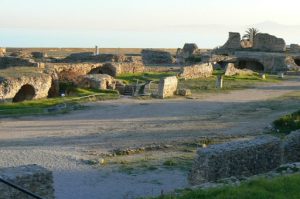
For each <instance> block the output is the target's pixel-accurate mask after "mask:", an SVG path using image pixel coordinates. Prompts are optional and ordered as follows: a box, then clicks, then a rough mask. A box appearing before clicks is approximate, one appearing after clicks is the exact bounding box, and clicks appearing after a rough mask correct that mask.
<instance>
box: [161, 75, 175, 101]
mask: <svg viewBox="0 0 300 199" xmlns="http://www.w3.org/2000/svg"><path fill="white" fill-rule="evenodd" d="M177 86H178V79H177V77H176V76H173V77H165V78H162V79H160V82H159V85H158V97H159V98H162V99H164V98H167V97H172V96H174V94H175V93H176V91H177Z"/></svg>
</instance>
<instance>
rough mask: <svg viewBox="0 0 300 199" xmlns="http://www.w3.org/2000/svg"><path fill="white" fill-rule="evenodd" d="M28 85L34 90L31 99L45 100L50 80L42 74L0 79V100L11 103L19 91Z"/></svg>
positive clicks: (50, 83) (50, 84)
mask: <svg viewBox="0 0 300 199" xmlns="http://www.w3.org/2000/svg"><path fill="white" fill-rule="evenodd" d="M25 85H30V86H32V87H33V88H34V96H33V98H32V99H40V98H46V97H47V96H48V92H49V90H50V88H51V86H52V78H51V76H50V75H48V74H44V73H33V72H32V73H30V74H26V75H22V74H19V75H17V74H16V76H15V77H11V76H10V77H1V78H0V100H4V101H12V99H13V98H14V97H15V96H16V94H17V93H18V92H19V91H20V89H21V88H22V87H23V86H25Z"/></svg>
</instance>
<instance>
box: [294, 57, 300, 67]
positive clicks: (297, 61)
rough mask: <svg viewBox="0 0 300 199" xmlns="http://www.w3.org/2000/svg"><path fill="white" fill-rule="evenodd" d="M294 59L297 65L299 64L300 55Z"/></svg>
mask: <svg viewBox="0 0 300 199" xmlns="http://www.w3.org/2000/svg"><path fill="white" fill-rule="evenodd" d="M294 61H295V64H297V66H300V57H297V58H294Z"/></svg>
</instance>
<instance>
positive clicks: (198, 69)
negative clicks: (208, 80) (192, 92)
mask: <svg viewBox="0 0 300 199" xmlns="http://www.w3.org/2000/svg"><path fill="white" fill-rule="evenodd" d="M213 70H214V69H213V65H212V64H211V63H204V64H198V65H194V66H185V67H182V69H181V72H180V73H179V77H180V78H184V79H195V78H201V77H210V76H211V75H212V74H213Z"/></svg>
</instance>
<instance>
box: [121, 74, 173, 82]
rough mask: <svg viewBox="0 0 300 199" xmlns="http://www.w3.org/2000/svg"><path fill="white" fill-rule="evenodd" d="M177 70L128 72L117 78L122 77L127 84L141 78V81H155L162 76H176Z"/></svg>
mask: <svg viewBox="0 0 300 199" xmlns="http://www.w3.org/2000/svg"><path fill="white" fill-rule="evenodd" d="M176 74H177V73H176V72H147V73H136V74H132V73H128V74H122V75H120V76H118V77H116V79H120V80H123V81H125V82H126V83H127V84H132V83H136V81H137V80H139V83H142V82H146V81H150V80H151V81H155V82H159V80H160V78H162V77H169V76H176Z"/></svg>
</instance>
